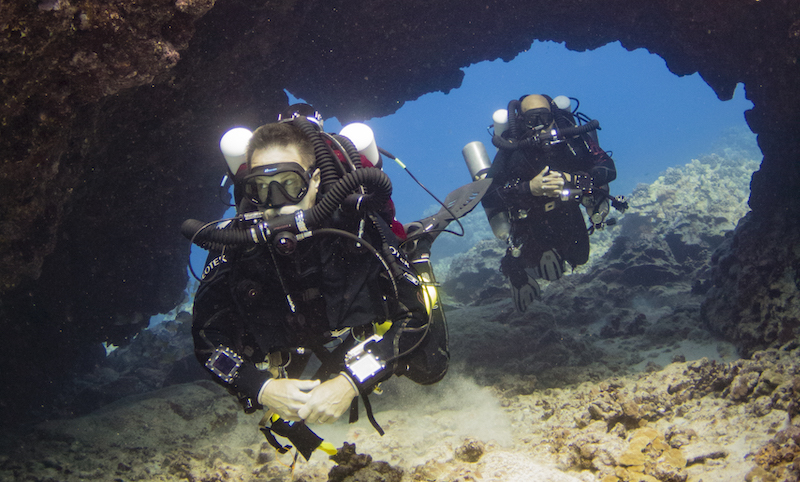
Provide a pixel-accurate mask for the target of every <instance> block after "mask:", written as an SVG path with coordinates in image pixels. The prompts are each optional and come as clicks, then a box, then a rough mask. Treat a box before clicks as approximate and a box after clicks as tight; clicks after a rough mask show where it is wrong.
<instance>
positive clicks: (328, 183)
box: [182, 104, 449, 459]
mask: <svg viewBox="0 0 800 482" xmlns="http://www.w3.org/2000/svg"><path fill="white" fill-rule="evenodd" d="M361 126H363V124H361ZM364 127H366V126H364ZM233 131H235V130H232V131H229V133H233ZM343 132H344V129H343ZM238 134H239V140H238V144H239V146H240V147H239V149H238V151H237V149H235V148H232V147H231V145H230V142H229V140H226V136H228V135H227V134H226V136H224V137H223V140H222V141H221V144H220V145H221V149H222V151H223V154H225V155H226V159H227V160H228V164H229V176H230V177H231V178H232V179H233V184H234V200H235V202H236V206H237V216H236V217H234V218H230V219H226V220H220V221H215V222H212V223H202V222H200V221H196V220H187V221H186V222H185V223H184V225H183V227H182V231H183V234H184V235H185V236H187V237H188V238H190V239H192V241H193V242H194V243H195V244H198V245H200V246H201V247H204V248H206V249H208V250H209V256H208V259H207V262H206V266H205V269H204V271H203V274H202V280H201V284H200V287H199V289H198V291H197V294H196V297H195V302H194V317H193V326H192V334H193V337H194V344H195V354H196V356H197V359H198V360H199V362H200V363H201V364H202V365H203V366H204V367H205V368H206V369H207V370H208V371H209V372H210V373H211V374H212V375H213V378H214V380H215V381H217V382H218V383H220V384H222V385H223V386H224V387H226V388H227V389H228V390H229V391H230V392H231V393H232V394H234V395H235V396H236V397H237V398H238V400H239V402H240V403H241V404H242V406H243V407H244V410H245V411H246V412H247V413H252V412H254V411H256V410H259V409H265V410H267V412H266V414H265V416H264V419H263V420H262V428H261V430H262V431H263V432H264V434H265V436H266V437H267V439H268V440H269V442H270V443H271V444H272V445H273V446H275V447H276V448H278V449H279V450H280V449H283V450H285V447H282V446H281V444H279V443H278V442H277V441H276V440H275V437H274V435H275V434H277V435H282V436H286V437H288V438H289V439H290V441H292V442H293V443H294V444H295V446H296V447H297V449H298V450H299V451H301V453H302V454H303V455H304V456H305V457H306V459H308V458H309V456H310V454H311V452H312V451H313V450H314V449H315V448H317V447H318V446H319V445H320V442H321V439H319V438H318V437H316V435H315V434H314V433H313V432H311V430H310V429H308V428H307V427H306V426H305V424H306V423H326V422H332V421H334V420H337V419H338V418H339V417H340V416H341V415H343V414H344V413H345V412H346V411H350V419H351V421H353V420H354V419H355V418H356V417H357V414H358V403H357V402H358V397H359V396H360V397H361V399H362V401H363V403H364V406H365V409H366V413H367V416H368V418H369V420H370V422H371V423H372V424H373V426H374V427H375V428H376V430H378V432H380V433H381V434H383V431H382V430H381V429H380V427H379V426H378V424H377V423H376V422H375V420H374V417H373V415H372V411H371V407H370V404H369V400H368V395H369V394H371V393H372V392H373V391H375V390H377V386H378V384H379V383H381V382H382V381H384V380H387V379H388V378H389V377H391V376H392V375H398V376H406V377H408V378H410V379H411V380H413V381H414V382H416V383H419V384H432V383H435V382H437V381H439V380H441V379H442V378H443V377H444V375H445V373H446V371H447V367H448V362H449V352H448V338H447V327H446V324H445V319H444V314H443V312H442V308H441V306H440V305H439V302H438V298H437V297H436V290H435V287H434V283H435V280H433V279H432V271H429V269H430V264H429V262H428V261H427V260H426V259H421V260H420V259H410V258H409V257H407V254H406V252H405V251H404V250H403V249H402V248H401V243H402V242H403V239H404V238H405V237H406V232H405V230H404V228H403V226H402V225H401V224H400V223H398V222H397V221H396V220H395V219H394V206H393V204H392V201H391V189H392V188H391V182H390V181H389V178H388V176H386V174H385V173H384V172H383V171H382V170H381V169H380V168H379V167H373V166H376V165H378V166H379V165H380V159H379V156H378V159H375V155H376V154H377V151H376V150H375V144H374V138H373V142H372V151H370V150H369V149H368V148H367V149H366V150H365V151H363V152H366V153H367V155H364V154H362V152H360V151H359V150H358V148H357V147H356V145H357V144H358V143H353V142H351V139H349V138H347V137H345V136H344V135H335V134H328V133H326V132H324V130H323V129H322V119H321V117H320V116H319V114H318V113H316V111H314V109H313V108H312V107H311V106H308V105H307V104H296V105H293V106H290V108H289V109H288V110H287V112H285V113H283V114H281V115H280V116H279V117H278V122H275V123H270V124H266V125H263V126H261V127H259V128H258V129H256V130H255V132H253V133H252V134H250V133H249V131H247V130H245V129H240V130H239V131H238ZM370 134H371V131H370ZM242 136H243V137H242ZM226 142H227V143H228V145H226ZM234 151H236V152H234ZM370 152H371V157H372V160H370V159H369V158H368V156H370ZM287 431H288V432H287ZM287 433H288V435H287ZM295 457H296V456H295Z"/></svg>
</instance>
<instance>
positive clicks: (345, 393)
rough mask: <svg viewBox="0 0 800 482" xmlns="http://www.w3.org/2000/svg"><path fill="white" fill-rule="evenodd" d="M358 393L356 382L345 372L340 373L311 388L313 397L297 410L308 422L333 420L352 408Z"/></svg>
mask: <svg viewBox="0 0 800 482" xmlns="http://www.w3.org/2000/svg"><path fill="white" fill-rule="evenodd" d="M356 395H358V392H357V391H356V389H355V385H354V383H353V382H352V381H351V380H350V379H349V378H348V377H347V375H345V374H343V373H342V374H339V376H338V377H336V378H332V379H330V380H328V381H326V382H324V383H323V384H321V385H320V386H318V387H317V388H315V389H313V390H311V399H310V400H309V401H308V402H307V403H306V404H305V405H303V408H301V409H300V410H298V411H297V415H299V416H300V418H302V419H303V420H305V421H306V422H308V423H326V422H333V421H334V420H336V419H338V418H339V417H341V416H342V414H343V413H344V412H346V411H347V410H348V409H349V408H350V403H351V402H352V401H353V398H355V396H356Z"/></svg>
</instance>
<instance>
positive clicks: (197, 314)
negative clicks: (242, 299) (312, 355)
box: [192, 253, 271, 412]
mask: <svg viewBox="0 0 800 482" xmlns="http://www.w3.org/2000/svg"><path fill="white" fill-rule="evenodd" d="M229 271H230V266H229V264H228V261H227V259H226V257H225V254H220V253H215V254H211V255H209V258H208V262H207V264H206V269H204V280H205V282H204V283H201V284H200V288H198V290H197V294H196V295H195V301H194V309H193V319H192V337H193V339H194V353H195V356H196V357H197V360H198V361H199V362H200V364H201V365H203V367H204V368H205V369H206V370H207V371H208V372H209V373H210V374H211V375H212V377H213V379H214V381H216V382H217V383H220V384H221V385H223V386H224V387H226V388H227V389H228V390H229V391H230V392H232V393H234V394H236V396H237V397H238V398H239V401H240V403H242V405H243V407H244V409H245V411H248V412H249V411H252V410H255V409H259V408H262V407H261V405H260V404H259V403H258V392H259V390H260V389H261V387H262V386H263V385H264V383H265V382H266V381H267V379H268V378H270V377H271V375H270V373H269V372H268V371H262V370H259V369H257V368H256V366H255V364H254V363H253V362H252V361H250V360H249V359H248V358H247V357H246V356H244V354H243V353H239V351H238V346H240V345H241V343H239V340H241V337H242V334H243V332H244V329H243V322H242V320H241V317H240V316H239V314H238V310H237V309H236V304H235V302H234V300H233V296H232V294H231V289H230V287H229ZM215 361H216V363H215ZM237 364H238V366H236V365H237Z"/></svg>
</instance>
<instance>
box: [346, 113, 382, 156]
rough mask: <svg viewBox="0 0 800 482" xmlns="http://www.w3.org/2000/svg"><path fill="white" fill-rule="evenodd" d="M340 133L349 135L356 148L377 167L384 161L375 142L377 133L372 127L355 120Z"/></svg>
mask: <svg viewBox="0 0 800 482" xmlns="http://www.w3.org/2000/svg"><path fill="white" fill-rule="evenodd" d="M339 135H342V136H344V137H347V138H348V139H350V141H351V142H352V143H353V145H354V146H355V147H356V150H357V151H358V152H359V153H360V154H362V155H364V156H365V157H366V158H367V159H369V162H371V163H372V165H373V166H375V167H381V164H382V163H383V162H382V161H381V156H380V154H379V153H378V145H377V144H376V143H375V133H374V132H372V129H371V128H370V127H369V126H368V125H366V124H362V123H361V122H353V123H352V124H347V125H346V126H344V127H342V130H341V131H340V132H339Z"/></svg>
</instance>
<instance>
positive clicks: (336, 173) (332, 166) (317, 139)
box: [292, 117, 344, 194]
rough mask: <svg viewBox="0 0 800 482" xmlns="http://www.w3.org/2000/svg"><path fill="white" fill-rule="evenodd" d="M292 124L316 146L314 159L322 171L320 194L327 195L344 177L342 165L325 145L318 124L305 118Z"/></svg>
mask: <svg viewBox="0 0 800 482" xmlns="http://www.w3.org/2000/svg"><path fill="white" fill-rule="evenodd" d="M292 124H294V125H295V126H296V127H297V128H299V129H300V130H301V131H302V132H303V134H304V135H305V136H306V137H307V138H308V139H310V140H311V144H312V145H313V146H314V158H315V159H316V163H317V167H318V168H319V170H320V192H321V193H323V194H325V193H327V192H328V189H330V187H331V186H333V185H334V184H336V183H337V182H338V181H339V179H341V177H342V176H343V175H344V169H343V168H342V163H340V162H339V160H338V159H336V156H335V155H334V154H333V151H332V150H331V149H330V147H328V144H326V143H325V140H324V139H323V137H322V135H321V134H320V132H319V127H318V126H317V125H316V124H314V123H312V122H311V121H310V120H308V119H306V118H305V117H295V118H294V119H293V120H292Z"/></svg>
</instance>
